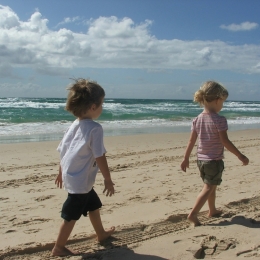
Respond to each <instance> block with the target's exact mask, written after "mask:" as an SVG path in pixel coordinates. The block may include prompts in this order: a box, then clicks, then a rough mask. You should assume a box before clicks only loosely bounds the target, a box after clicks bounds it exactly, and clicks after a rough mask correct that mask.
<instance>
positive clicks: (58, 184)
mask: <svg viewBox="0 0 260 260" xmlns="http://www.w3.org/2000/svg"><path fill="white" fill-rule="evenodd" d="M55 184H56V185H57V187H58V188H60V189H61V188H62V171H61V166H60V167H59V174H58V176H57V178H56V180H55Z"/></svg>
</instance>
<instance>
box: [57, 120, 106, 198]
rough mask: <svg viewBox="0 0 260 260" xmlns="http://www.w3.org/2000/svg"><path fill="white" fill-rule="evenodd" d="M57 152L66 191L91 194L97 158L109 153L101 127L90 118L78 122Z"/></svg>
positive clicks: (71, 127)
mask: <svg viewBox="0 0 260 260" xmlns="http://www.w3.org/2000/svg"><path fill="white" fill-rule="evenodd" d="M57 150H58V151H59V153H60V159H61V162H60V165H61V169H62V180H63V183H64V188H65V190H67V191H68V192H69V193H74V194H82V193H88V192H89V191H90V190H91V189H92V187H93V185H94V183H95V179H96V175H97V172H98V166H97V163H96V160H95V158H98V157H101V156H103V154H104V153H106V149H105V147H104V142H103V128H102V126H101V125H100V124H99V123H97V122H94V121H93V120H91V119H83V120H78V119H76V120H75V121H74V122H73V123H72V125H71V126H70V127H69V128H68V130H67V131H66V133H65V134H64V137H63V139H62V141H61V142H60V144H59V146H58V148H57Z"/></svg>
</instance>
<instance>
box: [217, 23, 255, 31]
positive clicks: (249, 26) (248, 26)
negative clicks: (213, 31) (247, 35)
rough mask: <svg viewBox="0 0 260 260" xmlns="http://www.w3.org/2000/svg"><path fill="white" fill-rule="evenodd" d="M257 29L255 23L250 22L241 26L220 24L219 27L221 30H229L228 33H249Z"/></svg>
mask: <svg viewBox="0 0 260 260" xmlns="http://www.w3.org/2000/svg"><path fill="white" fill-rule="evenodd" d="M257 27H258V24H257V23H251V22H243V23H241V24H235V23H232V24H230V25H224V24H222V25H221V26H220V28H221V29H225V30H229V31H234V32H237V31H251V30H254V29H256V28H257Z"/></svg>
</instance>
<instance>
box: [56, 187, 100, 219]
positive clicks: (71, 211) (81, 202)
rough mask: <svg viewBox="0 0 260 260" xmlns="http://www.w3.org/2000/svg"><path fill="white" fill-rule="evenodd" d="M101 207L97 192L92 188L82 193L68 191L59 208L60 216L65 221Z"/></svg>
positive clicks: (85, 214) (78, 217)
mask: <svg viewBox="0 0 260 260" xmlns="http://www.w3.org/2000/svg"><path fill="white" fill-rule="evenodd" d="M101 207H102V203H101V201H100V199H99V197H98V195H97V193H96V192H95V191H94V189H92V190H91V191H90V192H88V193H84V194H71V193H68V198H67V199H66V201H65V202H64V204H63V206H62V210H61V217H62V218H63V219H65V220H67V221H71V220H78V219H80V217H81V215H84V216H85V217H86V216H87V213H88V211H94V210H97V209H99V208H101Z"/></svg>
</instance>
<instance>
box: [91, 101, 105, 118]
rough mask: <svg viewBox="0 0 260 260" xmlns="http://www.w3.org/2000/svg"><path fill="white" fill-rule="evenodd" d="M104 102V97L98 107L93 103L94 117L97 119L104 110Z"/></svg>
mask: <svg viewBox="0 0 260 260" xmlns="http://www.w3.org/2000/svg"><path fill="white" fill-rule="evenodd" d="M103 102H104V98H102V100H101V103H100V105H99V106H98V107H97V106H96V105H93V107H92V119H97V118H99V116H100V115H101V113H102V110H103Z"/></svg>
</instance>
